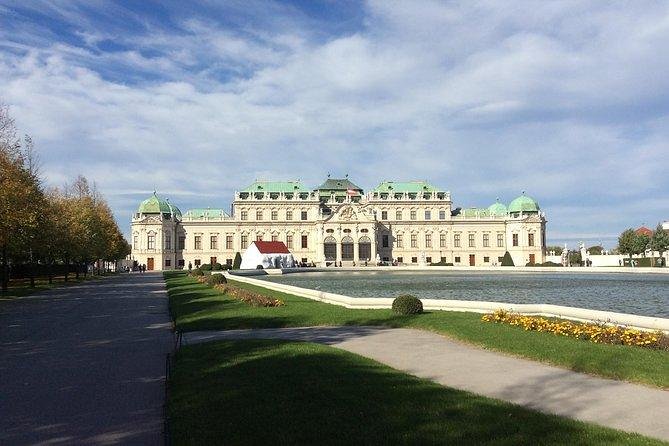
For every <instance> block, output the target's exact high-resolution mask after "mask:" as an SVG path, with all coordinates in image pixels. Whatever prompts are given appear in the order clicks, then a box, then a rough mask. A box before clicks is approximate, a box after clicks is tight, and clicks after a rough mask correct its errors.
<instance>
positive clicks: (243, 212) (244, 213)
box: [242, 211, 249, 220]
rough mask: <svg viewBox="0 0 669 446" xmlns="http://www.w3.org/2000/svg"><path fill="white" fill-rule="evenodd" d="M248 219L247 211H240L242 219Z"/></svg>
mask: <svg viewBox="0 0 669 446" xmlns="http://www.w3.org/2000/svg"><path fill="white" fill-rule="evenodd" d="M248 219H249V213H248V211H242V220H248Z"/></svg>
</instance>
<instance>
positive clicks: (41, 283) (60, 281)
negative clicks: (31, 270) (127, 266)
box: [0, 274, 110, 301]
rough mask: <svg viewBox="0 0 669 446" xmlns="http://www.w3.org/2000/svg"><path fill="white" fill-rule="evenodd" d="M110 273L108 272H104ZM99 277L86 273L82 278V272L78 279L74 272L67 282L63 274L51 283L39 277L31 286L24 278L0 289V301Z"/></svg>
mask: <svg viewBox="0 0 669 446" xmlns="http://www.w3.org/2000/svg"><path fill="white" fill-rule="evenodd" d="M106 275H110V274H106ZM100 277H104V275H103V276H95V275H91V274H88V275H87V276H86V278H85V279H84V276H83V274H82V275H80V276H79V279H75V276H74V274H72V275H70V277H69V279H68V281H67V282H65V278H64V277H63V276H58V277H54V278H53V283H49V279H48V278H44V277H40V278H37V279H35V287H34V288H31V287H30V282H29V281H28V280H24V281H22V282H20V283H17V282H12V283H10V284H9V287H8V288H7V291H6V292H3V291H0V301H3V300H11V299H16V298H18V297H24V296H29V295H31V294H35V293H38V292H40V291H44V290H50V289H52V288H59V287H62V286H70V285H76V284H78V283H81V282H84V281H85V280H94V279H99V278H100Z"/></svg>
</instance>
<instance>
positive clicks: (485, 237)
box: [483, 234, 490, 248]
mask: <svg viewBox="0 0 669 446" xmlns="http://www.w3.org/2000/svg"><path fill="white" fill-rule="evenodd" d="M489 246H490V234H483V247H484V248H487V247H489Z"/></svg>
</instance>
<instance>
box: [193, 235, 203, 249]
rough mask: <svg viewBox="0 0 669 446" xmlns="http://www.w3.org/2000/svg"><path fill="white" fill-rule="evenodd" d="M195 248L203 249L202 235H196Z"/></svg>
mask: <svg viewBox="0 0 669 446" xmlns="http://www.w3.org/2000/svg"><path fill="white" fill-rule="evenodd" d="M194 249H202V236H201V235H196V236H195V243H194Z"/></svg>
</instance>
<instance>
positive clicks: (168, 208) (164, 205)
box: [137, 192, 181, 217]
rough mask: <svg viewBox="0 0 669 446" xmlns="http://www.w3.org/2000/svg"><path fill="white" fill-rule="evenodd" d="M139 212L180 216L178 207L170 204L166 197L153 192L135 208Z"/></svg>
mask: <svg viewBox="0 0 669 446" xmlns="http://www.w3.org/2000/svg"><path fill="white" fill-rule="evenodd" d="M137 213H139V214H170V215H172V214H173V215H175V216H177V217H181V211H180V210H179V208H178V207H176V206H174V205H173V204H171V203H170V202H169V201H168V200H167V199H165V198H160V197H158V195H156V193H155V192H153V195H151V196H150V197H149V198H147V199H146V200H144V201H142V202H141V203H140V205H139V208H137Z"/></svg>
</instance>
